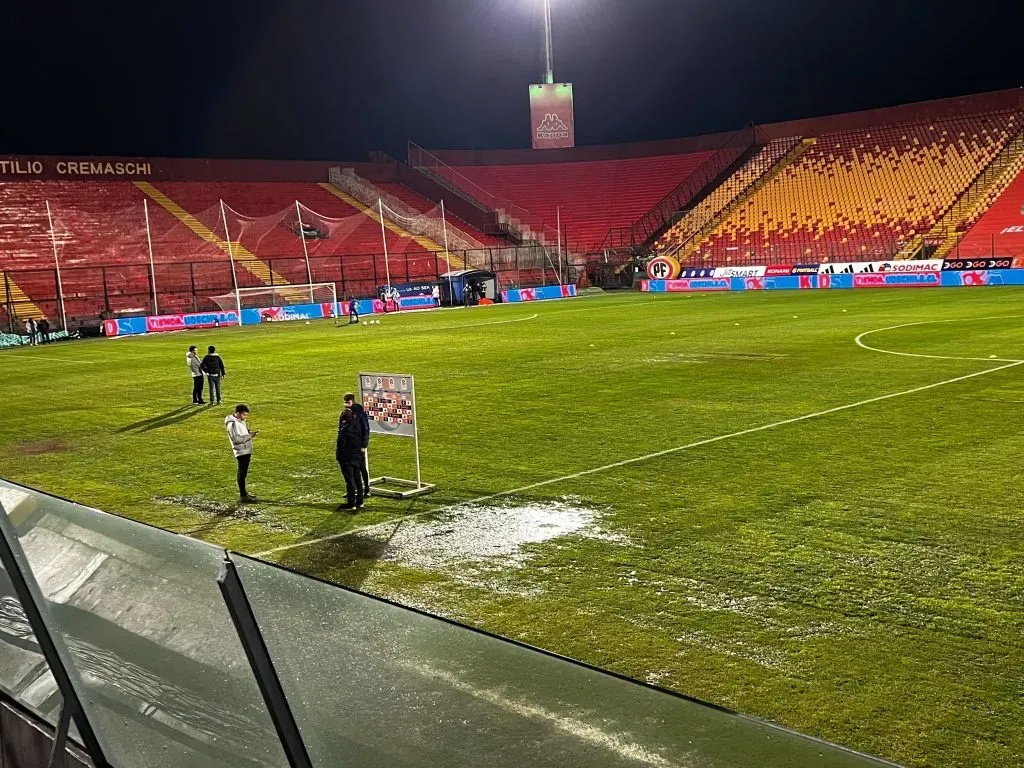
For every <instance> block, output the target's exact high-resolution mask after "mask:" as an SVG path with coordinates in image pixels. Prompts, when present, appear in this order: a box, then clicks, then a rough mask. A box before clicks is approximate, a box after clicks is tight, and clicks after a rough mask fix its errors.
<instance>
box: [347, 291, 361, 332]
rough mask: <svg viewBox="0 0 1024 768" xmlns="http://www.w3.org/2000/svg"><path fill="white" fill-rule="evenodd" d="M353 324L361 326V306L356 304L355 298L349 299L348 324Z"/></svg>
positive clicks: (350, 297)
mask: <svg viewBox="0 0 1024 768" xmlns="http://www.w3.org/2000/svg"><path fill="white" fill-rule="evenodd" d="M352 323H355V324H356V325H359V305H358V304H357V303H356V297H355V296H349V297H348V324H349V325H352Z"/></svg>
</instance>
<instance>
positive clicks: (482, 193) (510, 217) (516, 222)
mask: <svg viewBox="0 0 1024 768" xmlns="http://www.w3.org/2000/svg"><path fill="white" fill-rule="evenodd" d="M408 153H409V158H408V159H409V165H410V166H411V167H413V168H415V169H416V170H418V171H420V172H425V173H428V174H429V175H430V176H431V178H434V179H435V180H437V181H439V182H440V183H441V184H443V185H444V186H445V187H447V188H449V189H451V190H452V191H454V192H456V193H459V194H461V195H462V196H463V197H464V198H465V199H468V200H469V201H470V202H473V203H475V204H476V205H478V206H480V207H481V208H483V209H485V210H488V211H496V212H497V213H498V221H499V223H501V224H505V225H506V226H507V227H509V228H511V229H512V230H514V232H511V233H510V234H511V235H512V236H513V237H516V238H517V239H520V240H521V241H522V242H529V241H536V242H538V243H540V244H541V245H547V246H554V245H555V244H556V243H557V241H558V238H559V235H558V232H557V229H556V228H555V227H552V226H551V225H550V224H549V223H548V222H547V221H545V220H544V219H543V217H540V216H537V215H536V214H534V213H532V212H530V211H528V210H527V209H526V208H524V207H523V206H521V205H517V204H516V203H514V202H513V201H512V200H510V199H509V198H506V197H501V196H499V195H495V194H494V193H492V192H490V191H488V190H486V189H484V188H483V187H481V186H480V185H479V184H477V183H476V182H475V181H473V180H472V179H470V178H468V177H467V176H466V175H465V174H463V173H460V172H459V171H457V170H455V169H454V168H452V167H451V166H450V165H448V164H447V163H446V162H444V161H443V160H441V159H440V158H439V157H438V156H437V155H435V154H433V153H432V152H430V151H429V150H426V149H423V147H421V146H419V145H418V144H416V143H415V142H412V141H410V142H409V145H408Z"/></svg>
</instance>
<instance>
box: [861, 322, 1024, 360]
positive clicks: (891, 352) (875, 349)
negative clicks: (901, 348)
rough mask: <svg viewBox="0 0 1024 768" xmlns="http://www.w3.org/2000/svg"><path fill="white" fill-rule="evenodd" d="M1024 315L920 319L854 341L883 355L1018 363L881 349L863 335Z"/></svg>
mask: <svg viewBox="0 0 1024 768" xmlns="http://www.w3.org/2000/svg"><path fill="white" fill-rule="evenodd" d="M1019 317H1024V315H994V316H990V317H960V318H955V319H953V320H920V321H918V322H916V323H902V324H900V325H890V326H889V327H888V328H875V329H874V330H873V331H864V333H862V334H860V335H859V336H858V337H857V338H856V339H854V340H853V341H854V343H856V345H857V346H858V347H861V348H863V349H867V350H870V351H871V352H881V353H882V354H884V355H899V356H900V357H923V358H927V359H929V360H977V361H981V362H986V363H990V362H997V363H1019V362H1022V361H1020V360H1012V359H1009V358H1005V357H951V356H949V355H924V354H920V353H916V352H895V351H893V350H891V349H882V348H881V347H872V346H870V345H868V344H865V343H864V337H865V336H870V335H871V334H873V333H882V332H884V331H895V330H896V329H897V328H911V327H913V326H915V325H934V324H936V323H969V322H973V321H976V320H1011V319H1014V318H1019Z"/></svg>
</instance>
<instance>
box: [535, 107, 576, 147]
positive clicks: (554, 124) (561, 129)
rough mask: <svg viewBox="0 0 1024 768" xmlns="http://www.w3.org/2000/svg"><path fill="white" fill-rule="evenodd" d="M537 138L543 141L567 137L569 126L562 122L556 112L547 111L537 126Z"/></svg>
mask: <svg viewBox="0 0 1024 768" xmlns="http://www.w3.org/2000/svg"><path fill="white" fill-rule="evenodd" d="M537 138H538V139H543V140H545V141H551V140H554V139H568V138H569V126H568V125H566V124H565V123H564V122H562V119H561V118H560V117H559V116H558V115H557V114H556V113H553V112H549V113H548V114H546V115H544V119H543V120H541V122H540V125H538V126H537Z"/></svg>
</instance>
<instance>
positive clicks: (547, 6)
mask: <svg viewBox="0 0 1024 768" xmlns="http://www.w3.org/2000/svg"><path fill="white" fill-rule="evenodd" d="M544 52H545V54H546V55H545V64H546V67H545V70H544V82H545V83H547V84H548V85H553V84H554V82H555V56H554V53H553V51H552V46H551V0H544Z"/></svg>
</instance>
